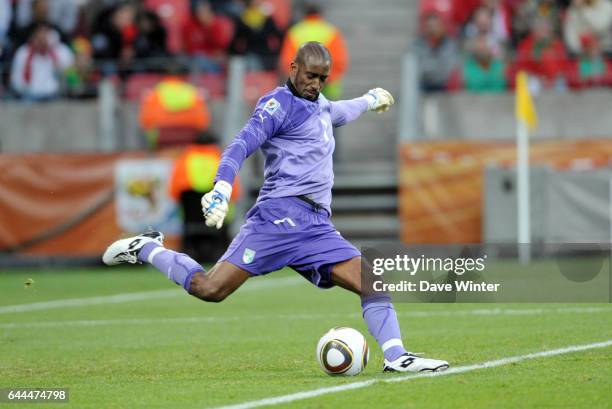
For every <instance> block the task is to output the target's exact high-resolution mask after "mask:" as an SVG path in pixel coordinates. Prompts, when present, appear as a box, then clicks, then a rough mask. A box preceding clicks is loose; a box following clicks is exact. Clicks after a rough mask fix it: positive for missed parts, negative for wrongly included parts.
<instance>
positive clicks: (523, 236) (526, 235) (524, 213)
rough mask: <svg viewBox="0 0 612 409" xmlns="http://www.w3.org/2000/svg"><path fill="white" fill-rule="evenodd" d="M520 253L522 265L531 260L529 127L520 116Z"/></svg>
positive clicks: (518, 138)
mask: <svg viewBox="0 0 612 409" xmlns="http://www.w3.org/2000/svg"><path fill="white" fill-rule="evenodd" d="M516 125H517V126H516V152H517V162H516V170H517V199H518V255H519V261H520V263H521V264H522V265H525V264H529V262H530V260H531V209H530V193H531V192H530V187H529V128H528V126H527V124H526V123H525V121H524V120H522V119H520V118H518V119H517V124H516Z"/></svg>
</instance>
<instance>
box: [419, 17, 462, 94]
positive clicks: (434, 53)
mask: <svg viewBox="0 0 612 409" xmlns="http://www.w3.org/2000/svg"><path fill="white" fill-rule="evenodd" d="M416 51H417V56H418V59H419V71H420V82H421V88H422V89H423V90H424V91H426V92H431V91H443V90H445V89H446V87H447V83H448V80H449V79H450V76H451V74H452V73H453V72H454V71H455V70H456V69H457V66H458V64H459V52H458V50H457V43H456V41H455V39H454V38H452V37H450V36H449V35H448V32H447V27H446V25H445V24H444V20H443V18H442V17H441V16H440V15H439V14H438V13H435V12H434V13H430V14H428V15H426V16H425V22H424V25H423V33H422V34H421V35H420V36H419V38H418V39H417V42H416Z"/></svg>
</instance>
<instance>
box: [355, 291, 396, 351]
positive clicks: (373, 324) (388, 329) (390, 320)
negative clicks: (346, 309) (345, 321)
mask: <svg viewBox="0 0 612 409" xmlns="http://www.w3.org/2000/svg"><path fill="white" fill-rule="evenodd" d="M361 309H362V310H363V319H364V320H365V322H366V324H368V329H369V330H370V334H372V336H373V337H374V338H376V342H378V345H380V347H381V348H382V350H383V353H384V354H385V359H387V360H388V361H394V360H396V359H397V358H399V357H400V356H401V355H402V354H405V353H406V350H405V349H404V345H403V343H402V335H401V333H400V328H399V323H398V322H397V315H396V314H395V309H394V308H393V305H392V304H391V302H390V299H389V297H388V296H380V295H378V296H371V297H364V298H362V300H361Z"/></svg>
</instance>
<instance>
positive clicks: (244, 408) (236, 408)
mask: <svg viewBox="0 0 612 409" xmlns="http://www.w3.org/2000/svg"><path fill="white" fill-rule="evenodd" d="M609 346H612V339H610V340H607V341H603V342H594V343H591V344H583V345H571V346H568V347H564V348H557V349H550V350H547V351H540V352H534V353H531V354H526V355H517V356H511V357H506V358H501V359H496V360H493V361H486V362H482V363H479V364H473V365H465V366H458V367H456V368H450V369H447V370H446V371H443V372H427V373H421V374H410V375H404V376H394V377H392V378H389V379H369V380H367V381H361V382H352V383H347V384H344V385H338V386H333V387H329V388H319V389H313V390H310V391H303V392H297V393H292V394H288V395H281V396H274V397H271V398H265V399H260V400H253V401H248V402H243V403H238V404H235V405H228V406H219V407H216V408H214V409H251V408H258V407H262V406H273V405H280V404H282V403H290V402H295V401H299V400H304V399H310V398H316V397H318V396H321V395H327V394H329V393H336V392H344V391H349V390H354V389H361V388H366V387H368V386H372V385H374V384H377V383H394V382H405V381H410V380H413V379H420V378H432V377H438V376H446V375H454V374H459V373H464V372H471V371H475V370H478V369H487V368H494V367H497V366H503V365H509V364H513V363H516V362H521V361H526V360H529V359H536V358H546V357H551V356H557V355H563V354H569V353H572V352H581V351H588V350H590V349H596V348H607V347H609Z"/></svg>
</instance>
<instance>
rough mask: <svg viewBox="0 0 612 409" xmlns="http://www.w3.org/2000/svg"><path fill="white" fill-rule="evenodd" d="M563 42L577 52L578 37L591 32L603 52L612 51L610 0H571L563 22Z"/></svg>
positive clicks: (611, 10)
mask: <svg viewBox="0 0 612 409" xmlns="http://www.w3.org/2000/svg"><path fill="white" fill-rule="evenodd" d="M563 28H564V33H565V44H566V45H567V48H568V49H569V51H570V52H572V53H574V54H579V53H580V52H581V51H582V49H581V43H580V37H581V36H582V35H588V34H593V35H595V36H597V37H598V40H599V44H600V46H601V48H602V50H603V51H604V52H605V53H612V2H610V0H573V1H572V4H571V6H570V7H569V9H568V11H567V17H566V19H565V24H564V27H563Z"/></svg>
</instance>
